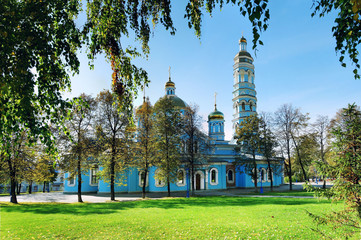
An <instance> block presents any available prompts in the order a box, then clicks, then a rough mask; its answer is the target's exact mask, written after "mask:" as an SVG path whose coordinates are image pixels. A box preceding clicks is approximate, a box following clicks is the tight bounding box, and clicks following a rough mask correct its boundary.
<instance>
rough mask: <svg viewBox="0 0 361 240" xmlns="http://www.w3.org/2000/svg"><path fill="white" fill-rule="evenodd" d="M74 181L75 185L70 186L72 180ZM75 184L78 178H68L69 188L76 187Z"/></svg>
mask: <svg viewBox="0 0 361 240" xmlns="http://www.w3.org/2000/svg"><path fill="white" fill-rule="evenodd" d="M71 179H73V180H74V183H73V184H70V180H71ZM75 183H76V176H73V177H71V178H68V186H69V187H74V186H75Z"/></svg>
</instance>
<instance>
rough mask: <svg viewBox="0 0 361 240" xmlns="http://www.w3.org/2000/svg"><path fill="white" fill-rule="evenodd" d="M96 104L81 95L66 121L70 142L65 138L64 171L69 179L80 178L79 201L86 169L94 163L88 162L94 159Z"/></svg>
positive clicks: (89, 98)
mask: <svg viewBox="0 0 361 240" xmlns="http://www.w3.org/2000/svg"><path fill="white" fill-rule="evenodd" d="M95 109H96V102H95V100H94V99H93V98H92V97H91V96H89V95H86V94H81V95H80V97H79V99H78V101H77V102H75V104H74V105H73V109H72V111H71V112H70V118H69V119H68V120H67V121H66V123H65V124H66V127H67V130H68V131H69V133H68V134H69V137H70V138H71V141H69V139H68V137H67V136H65V137H64V136H63V138H64V141H63V145H64V146H63V147H62V149H63V150H64V152H63V153H62V161H61V166H62V169H63V170H65V171H66V172H69V173H70V176H69V177H74V176H77V177H78V201H79V202H82V201H83V200H82V199H81V183H82V173H84V168H87V166H88V165H89V164H90V163H91V164H93V163H94V162H88V161H87V160H88V158H90V157H92V153H93V152H94V151H93V149H94V148H95V140H94V131H93V129H92V126H93V125H94V123H93V121H94V117H95Z"/></svg>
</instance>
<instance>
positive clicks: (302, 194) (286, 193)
mask: <svg viewBox="0 0 361 240" xmlns="http://www.w3.org/2000/svg"><path fill="white" fill-rule="evenodd" d="M240 195H266V196H297V197H313V196H314V192H307V191H306V190H300V191H295V190H292V191H284V192H264V193H259V192H258V193H255V192H253V193H242V194H240Z"/></svg>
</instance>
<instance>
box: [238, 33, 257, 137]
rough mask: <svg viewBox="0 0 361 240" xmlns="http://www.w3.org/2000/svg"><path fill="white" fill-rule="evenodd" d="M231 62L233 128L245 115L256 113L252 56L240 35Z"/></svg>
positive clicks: (245, 41)
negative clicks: (237, 48)
mask: <svg viewBox="0 0 361 240" xmlns="http://www.w3.org/2000/svg"><path fill="white" fill-rule="evenodd" d="M233 60H234V64H233V79H234V81H233V98H232V101H233V120H232V124H233V130H234V132H235V131H236V129H237V127H238V125H239V124H240V123H241V122H242V121H243V119H244V118H245V117H248V116H250V115H252V114H256V109H257V98H256V90H255V84H254V78H255V73H254V65H253V58H252V56H251V54H249V52H247V40H246V39H245V38H244V37H243V36H242V38H241V39H240V40H239V52H238V53H237V54H236V56H235V57H234V59H233Z"/></svg>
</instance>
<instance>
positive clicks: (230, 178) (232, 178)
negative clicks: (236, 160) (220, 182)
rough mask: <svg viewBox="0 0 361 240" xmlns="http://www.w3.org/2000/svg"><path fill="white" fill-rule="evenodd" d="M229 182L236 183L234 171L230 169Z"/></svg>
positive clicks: (228, 173)
mask: <svg viewBox="0 0 361 240" xmlns="http://www.w3.org/2000/svg"><path fill="white" fill-rule="evenodd" d="M227 182H228V183H234V171H233V170H232V169H229V170H228V172H227Z"/></svg>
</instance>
